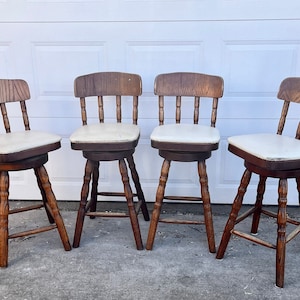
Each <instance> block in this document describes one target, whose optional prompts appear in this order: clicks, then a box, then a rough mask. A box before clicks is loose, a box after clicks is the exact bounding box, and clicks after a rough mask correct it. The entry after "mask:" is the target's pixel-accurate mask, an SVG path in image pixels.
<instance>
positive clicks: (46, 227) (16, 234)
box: [8, 224, 57, 239]
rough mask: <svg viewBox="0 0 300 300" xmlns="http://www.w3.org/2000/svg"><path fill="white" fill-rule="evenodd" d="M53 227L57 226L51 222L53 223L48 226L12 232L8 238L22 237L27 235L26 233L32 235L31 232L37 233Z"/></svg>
mask: <svg viewBox="0 0 300 300" xmlns="http://www.w3.org/2000/svg"><path fill="white" fill-rule="evenodd" d="M55 228H57V226H56V224H53V225H49V226H44V227H40V228H36V229H32V230H27V231H22V232H17V233H13V234H10V235H9V236H8V238H9V239H15V238H19V237H23V236H28V235H33V234H37V233H40V232H45V231H49V230H53V229H55Z"/></svg>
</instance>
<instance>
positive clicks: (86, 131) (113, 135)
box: [70, 123, 140, 143]
mask: <svg viewBox="0 0 300 300" xmlns="http://www.w3.org/2000/svg"><path fill="white" fill-rule="evenodd" d="M139 136H140V129H139V126H137V125H135V124H126V123H111V124H110V123H98V124H90V125H84V126H82V127H80V128H78V129H77V130H76V131H75V132H74V133H73V134H72V135H71V136H70V141H71V143H122V142H130V141H136V140H138V139H139Z"/></svg>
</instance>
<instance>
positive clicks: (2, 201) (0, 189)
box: [0, 79, 71, 267]
mask: <svg viewBox="0 0 300 300" xmlns="http://www.w3.org/2000/svg"><path fill="white" fill-rule="evenodd" d="M28 99H30V92H29V87H28V85H27V83H26V82H25V81H24V80H18V79H15V80H9V79H0V107H1V113H2V118H3V122H4V127H5V130H6V134H0V267H7V265H8V239H11V238H17V237H23V236H28V235H31V234H37V233H40V232H44V231H48V230H52V229H55V228H57V230H58V232H59V235H60V238H61V241H62V243H63V246H64V249H65V250H71V245H70V243H69V238H68V235H67V231H66V229H65V226H64V222H63V219H62V217H61V215H60V212H59V209H58V206H57V203H56V199H55V196H54V193H53V191H52V188H51V184H50V181H49V177H48V174H47V171H46V169H45V167H44V164H45V163H46V162H47V161H48V152H50V151H53V150H56V149H58V148H60V140H61V138H60V137H59V136H57V135H55V134H50V133H46V132H41V131H33V130H30V126H29V119H28V115H27V110H26V104H25V101H26V100H28ZM9 102H20V107H21V110H22V117H23V122H24V126H25V131H16V132H11V127H10V122H9V118H8V114H7V110H6V104H7V103H9ZM27 169H33V170H34V173H35V175H36V178H37V183H38V186H39V188H40V191H41V194H42V199H43V202H42V203H41V204H38V205H31V206H27V207H24V208H20V209H11V210H10V209H9V201H8V196H9V172H11V171H21V170H27ZM42 207H44V208H45V210H46V213H47V215H48V219H49V222H50V225H49V224H48V225H46V226H43V227H40V228H34V229H32V230H27V231H23V232H17V233H13V234H9V229H8V219H9V218H8V216H9V214H14V213H20V212H25V211H28V210H33V209H40V208H42Z"/></svg>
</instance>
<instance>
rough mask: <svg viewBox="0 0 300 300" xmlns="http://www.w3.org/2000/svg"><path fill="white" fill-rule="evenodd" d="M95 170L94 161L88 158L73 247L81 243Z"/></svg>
mask: <svg viewBox="0 0 300 300" xmlns="http://www.w3.org/2000/svg"><path fill="white" fill-rule="evenodd" d="M93 170H94V163H93V162H92V161H91V160H87V161H86V165H85V173H84V177H83V185H82V188H81V200H80V204H79V209H78V212H77V220H76V226H75V233H74V239H73V247H74V248H77V247H79V244H80V239H81V234H82V228H83V221H84V217H85V213H86V204H87V198H88V194H89V187H90V181H91V175H92V172H93Z"/></svg>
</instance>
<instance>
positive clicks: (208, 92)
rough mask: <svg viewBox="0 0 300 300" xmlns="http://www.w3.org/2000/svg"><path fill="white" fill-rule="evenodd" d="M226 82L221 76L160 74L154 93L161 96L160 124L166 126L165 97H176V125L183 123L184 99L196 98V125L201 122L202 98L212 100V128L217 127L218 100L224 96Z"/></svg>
mask: <svg viewBox="0 0 300 300" xmlns="http://www.w3.org/2000/svg"><path fill="white" fill-rule="evenodd" d="M223 88H224V82H223V79H222V78H221V77H219V76H212V75H207V74H201V73H188V72H177V73H167V74H160V75H158V76H157V77H156V78H155V82H154V93H155V95H158V96H159V124H160V125H162V124H164V110H165V109H164V97H165V96H175V97H176V113H175V121H176V123H180V122H181V108H182V101H181V99H182V97H185V96H186V97H194V114H193V121H194V124H198V122H199V107H200V98H201V99H202V98H212V99H213V102H212V112H211V124H210V125H211V126H212V127H215V124H216V118H217V108H218V100H219V98H221V97H222V96H223Z"/></svg>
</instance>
